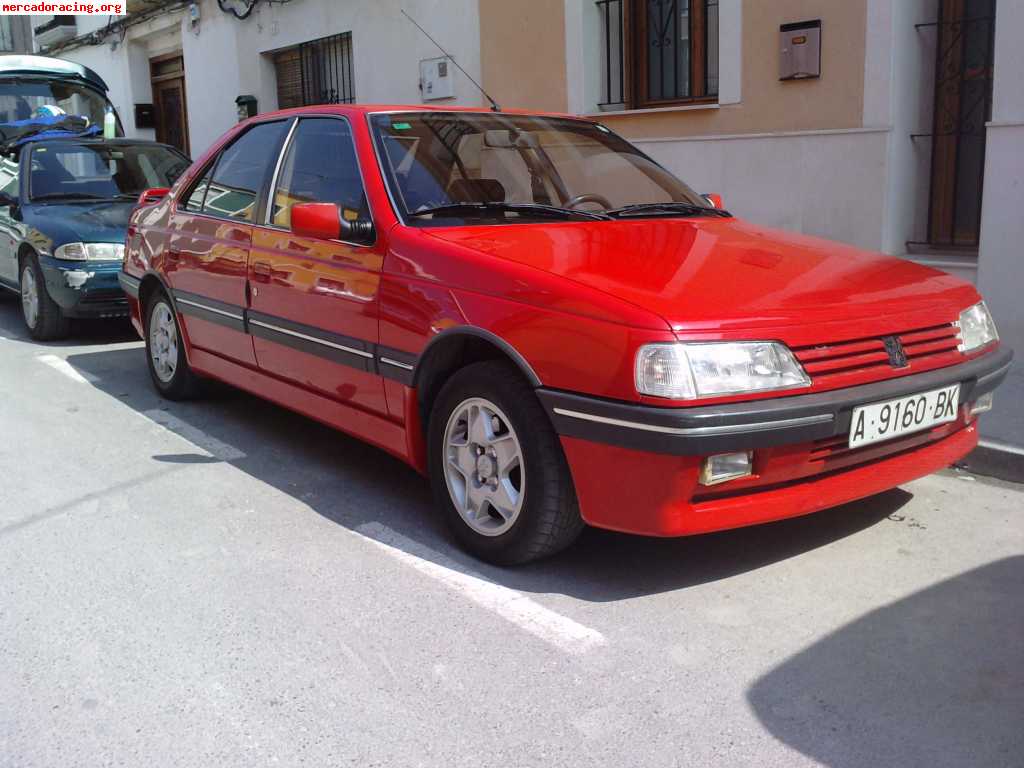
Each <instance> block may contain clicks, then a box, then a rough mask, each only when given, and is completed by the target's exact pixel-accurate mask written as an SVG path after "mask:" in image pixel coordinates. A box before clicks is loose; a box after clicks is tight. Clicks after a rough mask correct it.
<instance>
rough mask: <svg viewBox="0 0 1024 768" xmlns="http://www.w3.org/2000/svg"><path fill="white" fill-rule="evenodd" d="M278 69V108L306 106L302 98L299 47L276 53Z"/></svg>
mask: <svg viewBox="0 0 1024 768" xmlns="http://www.w3.org/2000/svg"><path fill="white" fill-rule="evenodd" d="M274 68H275V69H276V70H277V108H278V109H291V108H292V107H301V106H304V102H303V98H302V58H301V55H300V53H299V49H298V48H292V49H291V50H288V51H281V52H280V53H278V54H275V55H274Z"/></svg>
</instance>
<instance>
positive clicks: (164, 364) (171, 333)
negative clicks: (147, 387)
mask: <svg viewBox="0 0 1024 768" xmlns="http://www.w3.org/2000/svg"><path fill="white" fill-rule="evenodd" d="M149 356H150V357H151V358H152V360H153V371H154V372H155V373H156V377H157V378H158V379H160V381H161V382H163V383H164V384H169V383H170V382H171V380H172V379H173V378H174V371H175V370H176V369H177V367H178V326H177V325H176V324H175V322H174V315H173V314H172V313H171V309H170V307H168V306H167V302H165V301H158V302H157V303H156V305H155V306H154V307H153V314H152V315H150V318H149Z"/></svg>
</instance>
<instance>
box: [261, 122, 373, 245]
mask: <svg viewBox="0 0 1024 768" xmlns="http://www.w3.org/2000/svg"><path fill="white" fill-rule="evenodd" d="M298 203H334V204H336V205H337V206H338V207H339V208H340V209H341V215H342V216H343V217H344V218H345V219H347V220H349V221H356V220H357V219H365V218H368V217H369V210H368V208H367V203H366V193H365V192H364V190H363V181H362V178H361V177H360V175H359V165H358V163H357V161H356V150H355V145H354V144H353V141H352V130H351V128H350V127H349V124H348V121H347V120H337V119H334V118H307V119H303V120H300V121H299V125H298V128H296V129H295V134H294V135H293V137H292V141H291V144H290V146H289V148H288V153H287V155H286V156H285V161H284V164H283V165H282V166H281V174H280V176H279V178H278V182H277V189H276V190H275V191H274V207H273V211H272V216H271V223H272V224H273V225H274V226H277V227H284V228H286V229H287V228H289V227H290V226H291V212H292V206H293V205H297V204H298Z"/></svg>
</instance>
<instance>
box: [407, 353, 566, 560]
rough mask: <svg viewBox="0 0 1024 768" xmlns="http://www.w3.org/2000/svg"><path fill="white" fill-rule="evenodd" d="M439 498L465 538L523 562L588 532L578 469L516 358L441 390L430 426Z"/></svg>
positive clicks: (474, 547) (483, 366)
mask: <svg viewBox="0 0 1024 768" xmlns="http://www.w3.org/2000/svg"><path fill="white" fill-rule="evenodd" d="M427 435H428V440H429V445H428V461H429V465H430V479H431V485H432V486H433V491H434V499H435V502H436V505H437V507H438V509H439V510H440V511H441V513H442V515H443V517H444V518H445V520H446V522H447V524H448V526H449V528H450V529H451V531H452V533H453V534H454V536H455V538H456V539H457V540H458V541H459V543H460V544H461V545H462V546H463V547H464V548H465V549H467V550H468V551H469V552H470V553H472V554H473V555H475V556H476V557H478V558H480V559H481V560H485V561H487V562H490V563H495V564H498V565H517V564H521V563H526V562H529V561H531V560H537V559H540V558H542V557H547V556H549V555H552V554H554V553H556V552H558V551H559V550H562V549H564V548H565V547H567V546H569V545H570V544H572V543H573V542H574V541H575V540H576V538H577V536H579V534H580V532H581V531H582V530H583V528H584V523H583V519H582V518H581V517H580V513H579V505H578V504H577V501H576V492H575V489H574V488H573V484H572V477H571V475H570V474H569V466H568V463H567V462H566V459H565V454H564V453H563V452H562V446H561V444H560V443H559V441H558V436H557V435H556V434H555V431H554V429H553V428H552V426H551V420H550V419H549V418H548V416H547V414H546V413H545V412H544V409H543V408H542V407H541V404H540V402H539V401H538V400H537V397H536V395H535V394H534V392H533V389H532V388H531V386H530V385H529V383H528V382H526V381H525V380H524V379H523V377H522V375H521V374H520V372H519V370H518V369H516V368H515V367H514V366H512V365H511V364H509V363H505V362H501V361H488V362H482V363H474V364H473V365H470V366H467V367H466V368H463V369H462V370H460V371H458V372H457V373H456V374H455V375H454V376H452V377H451V378H450V379H449V380H448V382H447V383H446V384H445V385H444V387H443V388H442V389H441V392H440V393H439V394H438V396H437V399H436V400H435V402H434V406H433V408H432V409H431V414H430V420H429V426H428V430H427Z"/></svg>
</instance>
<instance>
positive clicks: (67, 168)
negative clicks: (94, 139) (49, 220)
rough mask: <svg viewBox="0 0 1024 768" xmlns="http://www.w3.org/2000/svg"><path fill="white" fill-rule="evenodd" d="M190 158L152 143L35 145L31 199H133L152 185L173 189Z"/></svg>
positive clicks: (59, 143) (63, 142)
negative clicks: (172, 186)
mask: <svg viewBox="0 0 1024 768" xmlns="http://www.w3.org/2000/svg"><path fill="white" fill-rule="evenodd" d="M188 165H189V163H188V159H187V158H186V157H185V156H184V155H181V154H179V153H178V152H175V151H173V150H170V149H168V148H166V147H160V146H152V145H128V144H125V145H117V144H114V145H111V144H74V143H69V142H65V141H61V142H54V143H48V144H40V145H38V146H34V147H32V156H31V160H30V164H29V166H30V168H31V171H30V173H31V176H30V179H29V194H30V196H31V199H32V200H33V201H40V200H74V199H86V200H89V199H101V200H103V199H106V200H110V199H117V198H126V199H135V198H137V197H138V196H139V193H141V192H142V191H144V190H146V189H150V188H153V187H170V186H171V185H172V184H174V182H175V181H176V180H177V179H178V177H179V176H181V174H182V173H184V172H185V169H186V168H188Z"/></svg>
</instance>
